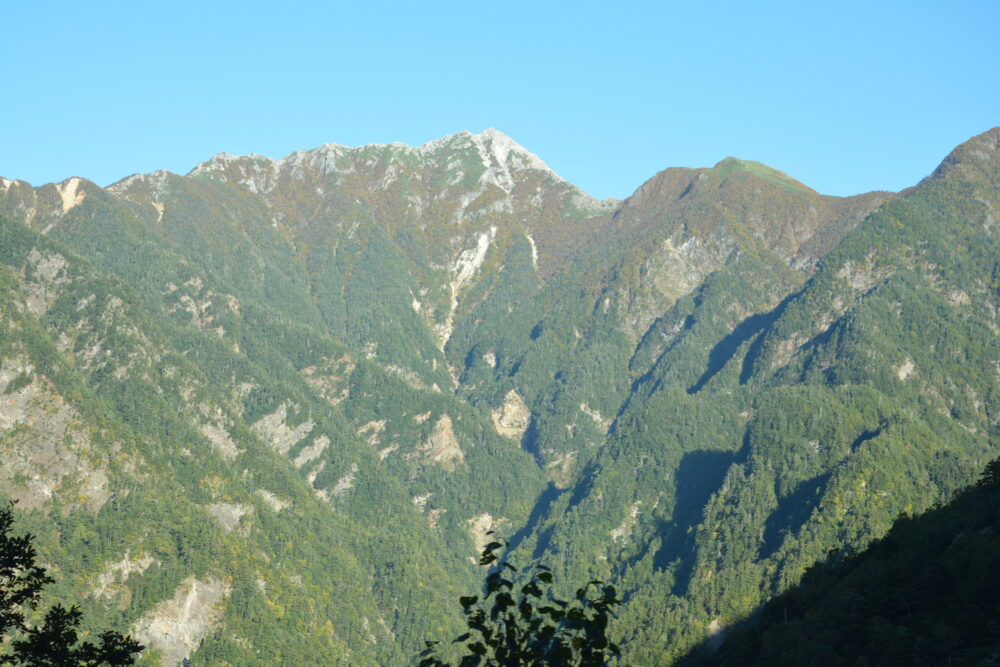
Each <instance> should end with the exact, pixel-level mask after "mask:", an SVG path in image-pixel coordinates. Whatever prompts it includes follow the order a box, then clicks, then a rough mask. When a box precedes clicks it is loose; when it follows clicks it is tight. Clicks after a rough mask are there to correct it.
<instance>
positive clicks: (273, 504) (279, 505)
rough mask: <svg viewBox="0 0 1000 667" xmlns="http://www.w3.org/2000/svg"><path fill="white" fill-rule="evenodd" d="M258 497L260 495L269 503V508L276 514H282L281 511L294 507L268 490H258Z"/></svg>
mask: <svg viewBox="0 0 1000 667" xmlns="http://www.w3.org/2000/svg"><path fill="white" fill-rule="evenodd" d="M257 495H259V496H260V497H261V498H262V499H263V500H264V502H265V503H267V506H268V507H270V508H271V509H272V510H274V511H275V512H280V511H281V510H283V509H286V508H288V507H291V506H292V504H291V503H290V502H288V501H287V500H283V499H281V498H279V497H278V496H276V495H274V494H273V493H271V492H270V491H268V490H267V489H257Z"/></svg>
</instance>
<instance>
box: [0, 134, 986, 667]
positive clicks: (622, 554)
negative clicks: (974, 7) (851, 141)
mask: <svg viewBox="0 0 1000 667" xmlns="http://www.w3.org/2000/svg"><path fill="white" fill-rule="evenodd" d="M998 228H1000V129H993V130H990V131H988V132H986V133H984V134H982V135H979V136H977V137H974V138H972V139H970V140H969V141H968V142H966V143H965V144H962V145H961V146H959V147H957V148H956V149H955V150H954V151H953V152H952V153H951V154H950V155H949V156H947V157H946V158H945V159H944V161H943V162H942V163H941V166H940V167H939V168H938V169H937V170H936V171H935V172H934V173H933V174H931V175H929V176H928V177H927V178H926V179H924V180H923V181H922V182H921V183H919V184H917V185H915V186H914V187H912V188H909V189H907V190H905V191H903V192H900V193H887V192H871V193H866V194H860V195H857V196H854V197H829V196H824V195H821V194H819V193H817V192H815V191H813V190H812V189H810V188H809V187H808V186H806V185H804V184H802V183H799V182H798V181H796V180H794V179H793V178H791V177H790V176H788V175H786V174H782V173H781V172H778V171H776V170H773V169H771V168H769V167H766V166H765V165H762V164H759V163H755V162H749V161H745V160H738V159H734V158H729V159H726V160H723V161H722V162H720V163H719V164H717V165H715V166H714V167H711V168H704V169H673V168H672V169H667V170H665V171H663V172H660V173H659V174H656V175H654V176H653V177H652V178H650V179H649V180H648V181H647V182H646V183H644V184H642V185H641V186H640V187H639V188H638V189H637V190H636V191H635V193H634V194H633V195H632V196H631V197H629V198H627V199H625V200H623V201H617V200H605V201H596V200H594V199H592V198H590V197H589V196H587V195H586V194H585V193H584V192H582V191H580V190H579V189H578V188H576V187H574V186H573V185H572V184H570V183H567V182H566V181H564V180H562V179H561V178H559V176H558V175H556V174H555V173H554V172H552V171H551V170H550V169H549V168H548V167H547V166H546V165H545V164H544V163H543V162H542V161H541V160H540V159H539V158H538V157H536V156H534V155H532V154H531V153H529V152H528V151H526V150H525V149H524V148H522V147H520V146H518V145H517V144H516V143H514V142H513V141H512V140H511V139H509V138H508V137H506V136H504V135H502V134H501V133H499V132H496V131H495V130H488V131H486V132H483V133H481V134H469V133H460V134H456V135H452V136H449V137H445V138H443V139H439V140H437V141H434V142H430V143H428V144H425V145H424V146H420V147H408V146H403V145H401V144H392V145H376V146H365V147H360V148H346V147H343V146H336V145H327V146H322V147H320V148H317V149H313V150H309V151H298V152H296V153H292V154H291V155H288V156H286V157H284V158H282V159H280V160H274V159H271V158H266V157H263V156H259V155H251V156H242V157H239V156H232V155H227V154H220V155H217V156H215V157H214V158H212V159H211V160H208V161H206V162H204V163H202V164H200V165H198V166H197V167H196V168H195V169H193V170H192V171H191V172H190V173H189V174H187V175H184V176H181V175H177V174H172V173H169V172H156V173H153V174H137V175H134V176H130V177H128V178H126V179H123V180H122V181H120V182H118V183H116V184H114V185H111V186H109V187H107V188H100V187H98V186H96V185H94V184H93V183H90V182H89V181H86V180H84V179H80V178H72V179H68V180H66V181H64V182H62V183H57V184H47V185H42V186H39V187H35V186H32V185H31V184H28V183H26V182H24V181H11V180H8V179H3V180H2V181H0V455H2V456H3V461H4V464H3V466H2V467H0V494H2V495H3V496H4V497H5V498H9V499H14V500H17V501H18V505H17V507H18V511H19V512H20V514H21V518H20V519H19V520H20V521H22V522H23V524H24V526H25V528H26V529H27V530H30V531H31V532H32V533H34V534H35V535H36V544H37V548H38V552H39V554H40V558H41V559H42V561H43V562H44V563H45V564H46V566H47V567H49V568H50V571H51V572H52V574H53V578H54V579H55V582H54V583H53V584H52V585H51V587H50V595H51V596H52V597H53V599H56V600H65V601H76V602H78V604H79V606H80V609H81V612H82V614H83V626H81V630H82V632H88V631H91V632H93V631H97V630H98V628H100V629H103V628H107V627H112V628H115V629H117V630H119V631H121V632H123V633H129V634H131V635H133V636H135V637H136V638H137V639H138V640H139V641H140V642H142V643H143V644H144V645H146V646H147V647H148V650H147V651H146V652H145V653H144V654H143V656H142V658H141V659H140V662H141V664H164V665H179V664H191V665H202V664H204V665H209V664H211V665H253V664H260V665H271V664H279V663H282V664H315V663H314V661H315V656H324V658H323V664H345V665H357V664H409V663H410V662H412V661H413V660H415V656H416V655H417V654H418V653H419V651H420V650H421V649H422V648H423V647H424V641H425V640H429V639H434V638H438V639H440V638H445V637H455V636H458V635H460V634H461V632H462V631H463V628H464V627H465V622H464V621H465V618H464V616H463V614H462V607H461V606H460V605H459V604H458V603H457V602H456V601H457V600H458V599H459V598H460V597H461V596H466V595H470V594H474V592H475V591H477V590H479V587H480V586H481V583H482V581H483V578H484V576H486V574H485V573H484V570H483V567H482V566H481V565H480V564H479V562H478V556H479V554H481V552H482V551H483V548H484V547H485V546H486V545H487V544H488V543H489V541H490V538H489V537H488V536H487V533H489V532H490V531H495V533H496V534H498V535H502V536H503V537H504V538H505V539H506V540H507V541H508V542H509V544H510V549H509V552H510V555H511V557H512V558H513V559H514V562H517V563H519V564H521V565H522V566H523V567H526V568H529V569H530V568H531V567H533V565H534V564H543V565H545V566H547V567H550V568H551V570H552V575H553V581H554V584H553V591H554V594H556V595H559V596H564V597H567V596H569V597H571V596H572V595H573V592H574V591H575V590H576V589H577V588H578V587H579V586H581V585H583V584H585V583H586V582H588V581H591V580H599V581H602V582H605V584H607V585H613V586H614V587H615V590H616V591H617V594H618V595H619V597H620V599H621V606H620V608H619V611H618V614H617V616H616V618H615V619H614V620H613V621H612V622H611V624H610V625H609V628H608V632H609V638H610V641H612V642H613V643H614V644H616V645H617V646H618V647H620V649H621V654H622V658H621V660H622V662H623V663H625V664H671V663H672V662H674V661H676V660H678V659H681V658H683V657H684V656H687V655H689V654H690V652H691V650H692V649H694V648H695V647H697V646H701V645H703V644H704V642H706V641H710V642H712V643H718V640H719V639H720V638H721V637H722V636H724V635H725V633H726V632H727V630H728V629H731V628H734V627H742V626H740V624H741V623H742V622H744V621H745V620H746V619H747V618H751V617H752V618H761V619H763V621H762V622H764V623H766V622H767V619H770V618H772V616H773V613H774V612H773V611H768V610H769V609H770V610H773V609H774V607H764V611H763V612H761V611H760V609H761V605H762V604H764V603H765V602H766V601H767V600H769V599H771V598H774V597H775V596H782V595H783V594H784V595H785V597H778V598H777V599H778V600H784V601H785V602H784V603H783V604H785V607H783V609H784V608H789V614H792V613H793V612H794V613H799V612H798V611H795V609H798V607H796V608H795V609H791V607H793V606H794V605H793V602H794V601H795V600H798V599H799V598H796V597H795V596H796V595H798V596H800V597H801V596H802V595H804V594H803V593H802V592H801V590H800V589H792V587H794V586H796V585H797V584H799V582H800V580H801V579H802V577H803V575H804V574H805V573H806V572H807V571H809V572H810V574H809V575H808V576H809V577H812V579H807V581H806V585H807V586H811V585H813V584H810V583H809V581H819V580H824V578H825V577H827V578H828V577H830V576H833V575H826V574H822V572H825V570H815V569H812V570H810V568H811V567H812V566H813V564H814V563H816V561H818V560H823V559H824V558H826V556H827V554H828V553H829V552H830V551H831V550H835V551H836V552H837V553H838V554H842V555H843V554H848V553H860V552H862V551H863V550H864V549H865V548H866V547H867V546H868V545H869V544H871V543H872V542H873V541H875V540H879V539H881V538H883V537H884V536H885V535H886V534H887V533H888V532H889V531H890V529H891V528H892V527H893V525H894V522H896V520H897V518H898V517H899V516H901V515H906V516H916V515H919V514H921V513H922V512H924V511H926V510H928V509H929V508H932V507H934V506H936V505H938V504H940V503H943V502H946V501H947V500H948V499H950V498H951V497H952V495H953V494H954V493H955V492H956V491H957V490H959V489H961V488H963V487H965V486H966V485H968V484H970V483H972V482H973V481H974V480H976V479H977V478H978V476H979V474H980V473H981V471H982V470H983V468H984V466H985V465H986V464H987V462H988V461H990V460H993V459H995V458H996V457H997V455H998V453H1000V426H998V424H1000V356H998V355H1000V352H998V351H1000V235H998ZM980 492H982V491H977V492H976V493H980ZM966 497H967V496H966V495H963V496H962V498H966ZM968 497H972V496H968ZM961 502H971V501H968V500H962V501H961ZM940 511H941V512H945V511H946V510H940ZM934 512H938V510H935V511H934ZM934 512H932V513H931V515H928V516H934V515H935V514H934ZM914 521H916V520H912V519H908V520H906V521H905V522H904V525H903V526H901V527H899V528H898V529H897V531H894V532H893V533H892V534H891V535H902V534H904V533H905V531H906V530H909V529H908V528H906V526H907V525H911V523H912V522H914ZM942 530H943V529H942ZM977 534H978V533H977ZM886 539H887V540H890V542H891V540H895V539H897V538H896V537H890V538H886ZM942 539H943V538H942ZM976 539H979V538H976ZM982 539H987V538H986V537H985V536H984V537H983V538H982ZM877 544H879V545H881V546H879V547H878V548H880V549H885V548H886V547H885V544H886V542H884V541H883V542H878V543H877ZM838 562H840V561H838ZM860 562H861V561H858V560H856V559H853V558H847V559H846V560H843V561H842V563H841V564H840V565H836V564H835V565H833V566H832V567H833V568H834V570H833V571H835V572H840V573H845V572H846V570H844V569H843V568H846V567H855V565H857V564H858V563H860ZM843 563H847V565H845V564H843ZM970 567H971V565H970ZM837 568H840V569H837ZM921 572H922V571H921ZM925 574H926V573H925ZM838 576H839V575H838ZM859 576H860V575H859ZM816 585H817V586H818V584H816ZM790 590H792V591H794V590H800V592H797V593H796V592H789V593H785V592H786V591H790ZM809 590H810V591H811V590H812V589H809ZM809 594H810V595H811V593H809ZM789 596H790V597H789ZM796 604H798V603H796ZM843 604H847V602H844V603H843ZM907 604H910V603H909V602H907ZM914 604H915V603H914ZM780 613H781V617H782V619H784V611H782V612H780ZM914 614H915V615H918V614H917V612H916V611H914ZM807 617H808V614H806V612H804V611H802V619H803V620H802V622H803V623H804V622H805V620H806V619H807ZM790 618H791V616H790ZM782 622H784V621H782ZM798 622H799V621H798V620H796V623H798ZM907 622H908V621H907ZM88 623H92V624H93V625H92V626H89V627H87V624H88ZM887 623H889V621H887ZM789 625H790V626H792V625H794V624H792V623H791V622H789ZM775 627H777V626H775ZM795 627H798V626H795ZM803 627H805V626H803ZM948 627H950V626H948ZM969 627H972V626H969ZM976 627H981V626H976ZM893 628H894V629H892V630H891V632H892V633H896V634H894V635H893V636H897V635H898V637H899V641H900V642H902V641H903V640H902V638H903V637H905V636H908V635H907V634H906V633H919V632H923V630H922V629H921V628H920V627H917V626H912V627H911V626H908V625H906V626H905V627H904V626H898V627H897V626H893ZM887 631H889V630H887ZM941 631H942V632H949V631H948V630H947V628H946V627H945V626H942V630H941ZM984 631H985V630H984ZM768 632H771V631H770V630H769V631H768ZM776 632H777V631H776ZM956 632H957V630H956ZM739 634H740V633H739V632H738V631H733V633H732V637H733V641H735V639H736V637H737V636H738V635H739ZM748 641H749V640H748ZM753 641H757V640H753ZM780 641H781V642H782V645H788V646H789V647H790V646H792V644H793V643H794V640H793V639H787V640H786V639H782V640H780ZM830 641H838V640H834V639H831V640H830ZM895 641H896V640H893V642H895ZM893 642H886V646H887V647H888V646H889V645H890V644H891V645H893V646H895V645H896V644H894V643H893ZM947 645H948V644H947V642H945V641H943V640H942V642H941V646H947ZM747 646H750V644H747ZM769 646H770V644H766V643H760V644H759V645H758V644H753V647H754V648H752V650H753V651H757V650H760V651H769V650H772V649H771V648H768V647H769ZM973 649H974V650H975V651H979V650H980V649H983V650H985V647H984V646H980V645H979V644H976V645H970V651H972V650H973ZM739 650H740V651H743V652H742V653H739V654H738V653H736V652H732V651H736V649H728V648H727V649H726V651H725V652H723V653H720V656H723V657H725V659H726V660H730V661H736V660H738V659H741V658H738V655H756V654H751V653H747V651H750V650H751V649H749V648H747V649H739ZM774 650H777V649H774ZM789 650H792V649H791V648H790V649H789ZM796 650H797V649H796ZM886 650H889V649H888V648H886ZM926 650H927V651H931V649H930V648H927V649H926ZM761 655H763V653H762V654H761ZM768 655H770V654H768ZM790 655H791V654H790ZM858 655H859V656H861V655H862V653H858ZM926 655H928V656H937V655H939V654H937V653H933V652H930V653H927V654H926ZM942 655H943V654H942ZM948 655H954V656H955V659H956V660H958V659H960V657H961V656H959V655H958V654H957V653H954V654H953V653H949V654H948ZM968 655H969V656H972V655H973V654H972V653H969V654H968ZM979 655H980V653H976V654H975V656H973V658H975V657H976V656H979ZM984 655H985V654H984ZM720 659H721V658H720ZM748 659H749V658H748ZM860 659H861V658H860V657H859V660H860ZM879 659H886V660H888V658H885V657H883V658H879ZM962 659H964V658H962ZM970 659H972V658H970ZM976 659H978V658H976ZM733 664H743V663H738V662H733ZM929 664H933V661H931V663H929Z"/></svg>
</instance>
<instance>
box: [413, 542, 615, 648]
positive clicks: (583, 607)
mask: <svg viewBox="0 0 1000 667" xmlns="http://www.w3.org/2000/svg"><path fill="white" fill-rule="evenodd" d="M488 534H490V535H491V534H492V532H491V533H488ZM507 546H508V543H507V541H506V540H501V541H495V542H490V543H489V544H487V545H486V546H485V547H484V548H483V553H482V556H481V557H480V559H479V564H480V565H484V566H490V567H491V568H492V571H491V572H490V574H489V575H487V577H486V583H485V585H484V587H483V596H482V599H480V597H479V596H476V595H473V596H463V597H461V598H459V603H460V604H461V605H462V613H463V614H464V615H465V619H466V624H467V625H468V628H469V631H468V632H466V633H464V634H462V635H460V636H459V637H457V638H456V639H455V640H454V641H453V642H452V643H453V644H462V643H463V642H464V644H465V646H464V649H465V650H466V651H467V652H468V653H467V654H466V655H465V656H464V657H462V658H461V659H460V661H459V663H458V664H459V665H460V666H461V667H474V666H475V665H512V666H513V665H604V664H607V662H608V661H609V660H611V659H612V657H616V656H618V655H619V649H618V646H617V645H616V644H614V643H613V642H611V641H609V640H608V637H607V629H608V621H609V619H610V617H611V615H612V614H613V613H614V611H615V608H616V607H618V606H619V605H620V604H621V600H619V599H618V595H617V592H616V591H615V587H614V586H609V585H605V584H604V583H603V582H600V581H591V582H589V583H588V584H587V585H586V586H584V587H583V588H580V589H577V591H576V595H575V596H574V599H573V600H570V601H566V600H560V599H559V598H558V597H556V596H555V595H554V594H553V592H552V572H551V570H549V568H548V567H545V566H544V565H535V566H534V567H532V568H531V569H529V570H526V571H525V572H524V573H521V574H519V573H518V569H517V568H516V567H514V566H513V565H511V564H510V563H509V562H507V560H506V558H501V557H500V556H499V555H498V554H499V552H500V551H501V549H504V548H506V547H507ZM508 577H510V578H508ZM437 644H438V642H427V648H426V649H425V650H424V651H423V652H422V653H421V654H420V655H421V657H422V658H423V659H422V660H421V661H420V665H421V667H444V666H445V665H447V664H448V663H447V662H444V661H442V660H440V659H439V658H438V657H437V656H436V652H437Z"/></svg>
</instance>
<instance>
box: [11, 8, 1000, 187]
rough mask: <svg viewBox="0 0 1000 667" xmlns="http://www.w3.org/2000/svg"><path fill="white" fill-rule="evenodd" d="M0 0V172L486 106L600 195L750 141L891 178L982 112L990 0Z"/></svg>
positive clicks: (987, 99)
mask: <svg viewBox="0 0 1000 667" xmlns="http://www.w3.org/2000/svg"><path fill="white" fill-rule="evenodd" d="M283 4H288V5H289V6H290V7H285V6H279V3H277V2H254V1H252V0H244V1H242V2H224V1H219V2H215V1H205V0H203V1H202V2H187V1H181V0H173V1H171V2H156V3H152V2H141V1H139V2H137V1H136V0H131V1H130V2H111V1H100V2H79V1H78V0H75V1H73V2H46V1H44V0H37V1H31V2H26V1H25V0H0V62H2V63H3V69H2V72H3V74H2V82H3V83H2V91H3V93H2V95H0V127H2V130H0V174H2V175H3V176H6V177H8V178H22V179H25V180H28V181H31V182H32V183H35V184H41V183H45V182H48V181H58V180H62V179H64V178H67V177H69V176H84V177H87V178H90V179H92V180H94V181H96V182H97V183H99V184H101V185H107V184H109V183H111V182H113V181H115V180H118V179H119V178H122V177H124V176H126V175H128V174H130V173H133V172H148V171H153V170H156V169H160V168H166V169H169V170H171V171H176V172H180V173H185V172H187V171H188V170H189V169H190V168H192V167H193V166H194V165H195V164H197V163H198V162H199V161H201V160H204V159H207V158H208V157H210V156H211V155H213V154H214V153H216V152H220V151H227V152H230V153H250V152H257V153H263V154H265V155H271V156H273V157H280V156H282V155H285V154H287V153H289V152H291V151H293V150H296V149H301V148H312V147H315V146H317V145H319V144H323V143H328V142H334V143H341V144H347V145H359V144H365V143H374V142H390V141H403V142H406V143H410V144H420V143H423V142H425V141H428V140H430V139H434V138H437V137H439V136H443V135H445V134H450V133H452V132H456V131H459V130H462V129H468V130H471V131H473V132H478V131H480V130H482V129H484V128H486V127H490V126H492V127H496V128H497V129H499V130H501V131H503V132H505V133H506V134H508V135H510V136H511V137H513V138H514V139H515V140H517V141H518V142H520V143H521V144H522V145H524V146H525V147H526V148H527V149H528V150H531V151H532V152H534V153H536V154H538V155H539V157H541V158H542V159H543V160H545V161H546V162H547V163H548V164H549V166H551V167H552V168H553V169H555V170H556V171H557V172H559V173H560V174H561V175H562V176H563V177H564V178H566V179H567V180H569V181H572V182H573V183H575V184H577V185H579V186H580V187H582V188H583V189H585V190H587V191H588V192H590V193H591V194H592V195H594V196H597V197H606V196H616V197H625V196H627V195H629V194H630V193H631V192H632V191H633V190H634V189H635V188H636V187H638V186H639V185H640V184H641V183H642V182H643V181H644V180H646V179H647V178H649V177H650V176H652V175H653V174H654V173H655V172H657V171H659V170H660V169H663V168H665V167H668V166H706V165H711V164H714V163H715V162H717V161H718V160H720V159H722V158H723V157H726V156H728V155H735V156H737V157H741V158H745V159H752V160H759V161H761V162H765V163H767V164H769V165H771V166H773V167H776V168H778V169H781V170H782V171H785V172H787V173H789V174H790V175H792V176H793V177H795V178H797V179H799V180H801V181H803V182H804V183H806V184H807V185H810V186H812V187H814V188H816V189H817V190H819V191H821V192H824V193H828V194H838V195H843V194H854V193H857V192H861V191H865V190H871V189H890V190H897V189H900V188H903V187H906V186H908V185H912V184H914V183H915V182H917V181H918V180H919V179H920V178H922V177H923V176H925V175H926V174H927V173H929V172H930V171H931V170H932V169H933V168H934V167H935V166H936V165H937V163H938V162H939V161H940V160H941V158H943V157H944V156H945V155H946V154H947V152H948V151H949V150H950V149H951V148H952V147H954V146H955V145H956V144H958V143H960V142H962V141H964V140H965V139H967V138H969V137H970V136H972V135H974V134H978V133H979V132H982V131H985V130H987V129H989V128H990V127H992V126H994V125H998V124H1000V37H998V34H1000V33H998V32H997V31H998V26H1000V2H997V1H996V0H981V1H974V0H969V1H964V0H952V1H950V2H941V1H935V2H921V1H913V0H911V1H908V2H877V1H876V0H869V2H848V1H844V0H838V1H836V2H823V3H814V2H803V1H802V0H798V1H796V2H763V1H761V2H745V1H743V2H723V3H709V2H690V1H689V0H688V1H685V2H667V1H661V2H617V3H611V2H608V1H607V0H604V1H602V2H585V1H578V2H560V3H545V2H538V3H521V2H511V1H506V2H491V3H470V2H431V1H430V0H425V1H424V2H384V3H378V2H369V3H367V5H366V6H364V7H362V6H361V5H362V4H363V3H362V2H360V0H354V1H352V2H315V3H312V2H294V1H293V0H290V1H289V2H288V3H283Z"/></svg>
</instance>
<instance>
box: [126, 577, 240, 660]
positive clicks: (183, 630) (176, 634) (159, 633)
mask: <svg viewBox="0 0 1000 667" xmlns="http://www.w3.org/2000/svg"><path fill="white" fill-rule="evenodd" d="M229 592H230V587H229V585H228V584H226V583H224V582H223V581H222V580H221V579H216V578H207V579H195V578H194V577H188V578H187V579H185V580H184V581H183V583H181V585H180V587H179V588H178V589H177V592H176V593H175V594H174V597H173V598H171V599H169V600H164V601H163V602H161V603H160V604H158V605H156V606H155V607H154V608H153V609H151V610H150V611H149V612H147V613H146V614H145V615H144V616H143V617H142V618H140V619H139V621H138V622H137V623H136V624H135V627H134V628H133V630H132V634H133V635H134V636H135V638H136V639H137V640H139V641H140V642H141V643H143V644H145V645H146V646H147V647H148V648H150V649H155V650H157V651H159V652H160V655H161V656H162V664H164V665H168V666H169V667H173V666H174V665H181V664H184V662H185V661H186V660H187V659H188V658H190V657H191V654H192V653H193V652H194V651H195V649H197V648H198V646H200V645H201V642H202V640H204V639H205V637H207V636H208V634H209V633H210V632H211V631H212V630H214V629H215V628H216V627H217V626H218V624H219V623H220V622H221V621H222V617H223V615H224V614H225V609H224V606H223V602H224V601H225V598H226V597H227V596H228V595H229Z"/></svg>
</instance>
